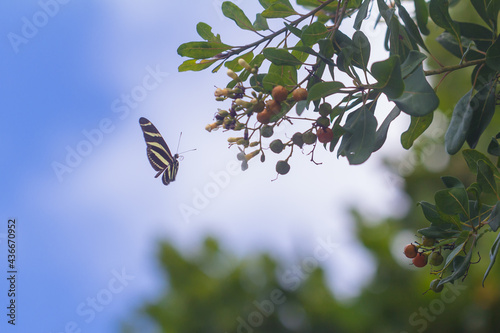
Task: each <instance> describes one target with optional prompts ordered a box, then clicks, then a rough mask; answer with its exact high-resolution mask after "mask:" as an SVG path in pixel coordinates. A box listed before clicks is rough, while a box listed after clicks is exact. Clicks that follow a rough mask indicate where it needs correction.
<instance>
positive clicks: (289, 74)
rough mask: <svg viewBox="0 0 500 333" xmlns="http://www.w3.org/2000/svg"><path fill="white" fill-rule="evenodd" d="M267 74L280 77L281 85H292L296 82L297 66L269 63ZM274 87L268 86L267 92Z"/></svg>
mask: <svg viewBox="0 0 500 333" xmlns="http://www.w3.org/2000/svg"><path fill="white" fill-rule="evenodd" d="M268 74H277V75H279V77H281V83H280V84H281V85H282V86H294V85H296V84H297V68H296V67H295V66H278V65H275V64H271V65H270V66H269V71H268ZM273 88H274V86H273V87H270V89H269V92H270V91H271V90H272V89H273Z"/></svg>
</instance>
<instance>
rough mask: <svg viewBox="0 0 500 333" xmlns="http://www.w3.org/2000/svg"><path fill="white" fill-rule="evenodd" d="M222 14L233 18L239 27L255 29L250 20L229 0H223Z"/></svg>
mask: <svg viewBox="0 0 500 333" xmlns="http://www.w3.org/2000/svg"><path fill="white" fill-rule="evenodd" d="M222 14H224V16H225V17H227V18H230V19H231V20H233V21H234V22H235V23H236V25H237V26H238V27H240V28H241V29H244V30H251V31H255V29H254V27H253V25H252V22H250V20H249V19H248V17H247V16H246V15H245V13H244V12H243V11H242V10H241V9H240V7H238V6H236V5H235V4H234V3H232V2H231V1H224V2H223V3H222Z"/></svg>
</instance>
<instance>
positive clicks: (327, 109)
mask: <svg viewBox="0 0 500 333" xmlns="http://www.w3.org/2000/svg"><path fill="white" fill-rule="evenodd" d="M330 113H332V106H331V105H330V103H323V104H321V105H320V106H319V114H320V115H321V116H323V117H327V116H328V115H330Z"/></svg>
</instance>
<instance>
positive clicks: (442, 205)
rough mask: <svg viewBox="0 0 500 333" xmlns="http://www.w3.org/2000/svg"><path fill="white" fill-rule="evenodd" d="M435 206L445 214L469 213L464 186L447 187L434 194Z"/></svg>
mask: <svg viewBox="0 0 500 333" xmlns="http://www.w3.org/2000/svg"><path fill="white" fill-rule="evenodd" d="M434 200H435V202H436V206H437V208H438V209H439V210H440V211H442V212H443V213H445V214H448V215H455V214H464V215H465V216H468V215H469V197H468V196H467V191H466V190H465V188H458V187H453V188H447V189H444V190H440V191H437V192H436V194H435V195H434Z"/></svg>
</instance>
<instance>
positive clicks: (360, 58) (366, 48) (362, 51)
mask: <svg viewBox="0 0 500 333" xmlns="http://www.w3.org/2000/svg"><path fill="white" fill-rule="evenodd" d="M352 48H353V51H354V53H353V65H355V66H357V67H359V68H361V69H363V71H366V70H367V66H368V60H369V59H370V42H369V41H368V38H366V36H365V34H364V33H363V32H362V31H360V30H358V31H356V32H355V33H354V35H352Z"/></svg>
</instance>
